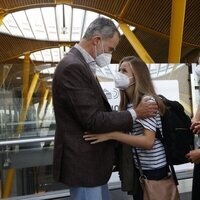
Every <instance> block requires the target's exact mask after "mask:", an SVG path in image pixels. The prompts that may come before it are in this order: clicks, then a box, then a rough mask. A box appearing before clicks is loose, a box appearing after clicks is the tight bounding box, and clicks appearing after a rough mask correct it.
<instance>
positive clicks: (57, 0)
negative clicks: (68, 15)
mask: <svg viewBox="0 0 200 200" xmlns="http://www.w3.org/2000/svg"><path fill="white" fill-rule="evenodd" d="M55 3H56V4H61V3H66V4H70V5H73V0H55Z"/></svg>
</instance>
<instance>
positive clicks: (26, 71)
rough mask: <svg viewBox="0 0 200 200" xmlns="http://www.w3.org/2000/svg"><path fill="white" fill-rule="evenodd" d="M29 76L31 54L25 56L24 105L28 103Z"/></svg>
mask: <svg viewBox="0 0 200 200" xmlns="http://www.w3.org/2000/svg"><path fill="white" fill-rule="evenodd" d="M29 75H30V54H25V56H24V63H23V88H22V99H23V105H24V103H25V102H26V97H27V94H28V89H29Z"/></svg>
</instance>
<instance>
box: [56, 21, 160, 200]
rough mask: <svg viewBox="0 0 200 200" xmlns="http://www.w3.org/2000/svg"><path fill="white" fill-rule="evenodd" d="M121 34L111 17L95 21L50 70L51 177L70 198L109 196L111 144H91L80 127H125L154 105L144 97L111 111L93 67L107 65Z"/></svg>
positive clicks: (101, 129)
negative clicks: (52, 118) (125, 108)
mask: <svg viewBox="0 0 200 200" xmlns="http://www.w3.org/2000/svg"><path fill="white" fill-rule="evenodd" d="M119 39H120V34H119V32H118V30H117V28H116V26H115V25H114V23H113V22H112V21H111V20H110V19H107V18H98V19H96V20H94V21H93V22H92V23H91V24H90V25H89V27H88V28H87V30H86V32H85V35H84V37H83V38H82V40H81V41H80V42H79V44H76V45H75V46H74V47H73V48H72V49H71V50H70V51H69V53H67V54H66V56H65V57H64V58H63V59H62V60H61V61H60V63H59V64H58V66H57V68H56V71H55V74H54V78H53V105H54V111H55V118H56V133H55V145H54V163H53V165H54V178H55V180H56V181H59V182H62V183H64V184H66V185H67V186H69V189H70V193H71V197H72V199H73V200H109V199H110V197H109V192H108V188H107V182H108V180H109V178H110V176H111V173H112V168H113V163H114V149H115V143H114V141H108V142H102V143H99V144H97V145H91V144H89V143H88V142H86V141H85V140H84V139H83V135H84V132H87V131H88V132H94V133H97V134H98V133H100V132H109V131H114V130H118V131H129V130H131V129H132V124H133V120H135V118H136V117H138V118H143V117H149V116H154V115H155V114H154V113H155V111H156V109H157V107H156V105H154V104H149V103H147V102H145V101H142V103H141V104H140V105H139V106H138V107H137V108H136V109H135V110H129V111H122V112H114V111H112V110H111V107H110V105H109V103H108V101H107V99H106V96H105V95H104V92H103V91H102V89H101V86H100V84H99V82H98V81H97V79H96V73H95V68H96V65H99V66H100V67H101V66H105V65H108V64H109V62H110V60H111V54H112V52H113V51H114V50H115V48H116V46H117V44H118V42H119Z"/></svg>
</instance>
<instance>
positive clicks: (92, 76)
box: [70, 47, 111, 109]
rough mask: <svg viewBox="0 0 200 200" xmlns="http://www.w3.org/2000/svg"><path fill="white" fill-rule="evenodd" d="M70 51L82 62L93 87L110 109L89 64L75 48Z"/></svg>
mask: <svg viewBox="0 0 200 200" xmlns="http://www.w3.org/2000/svg"><path fill="white" fill-rule="evenodd" d="M70 51H71V52H72V53H74V54H76V55H77V56H79V57H80V59H81V61H82V62H83V65H84V67H85V69H86V70H87V72H88V74H89V76H90V77H91V79H92V80H93V82H94V86H95V87H98V88H99V90H98V91H99V92H100V94H101V96H102V97H103V99H104V100H105V102H106V103H107V104H108V105H109V108H110V109H111V107H110V104H109V102H108V100H107V98H106V95H105V93H104V92H103V90H102V87H101V85H100V83H99V81H98V79H97V78H95V77H94V74H93V73H92V71H91V69H90V66H89V64H88V63H86V61H85V59H84V57H83V56H82V54H81V53H80V52H79V50H78V49H76V48H75V47H73V48H72V49H71V50H70Z"/></svg>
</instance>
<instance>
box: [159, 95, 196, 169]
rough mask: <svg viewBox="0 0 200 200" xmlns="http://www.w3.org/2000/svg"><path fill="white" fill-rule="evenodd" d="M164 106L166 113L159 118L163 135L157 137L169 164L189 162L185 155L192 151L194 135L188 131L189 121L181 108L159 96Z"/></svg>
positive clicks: (179, 105) (175, 102) (177, 103)
mask: <svg viewBox="0 0 200 200" xmlns="http://www.w3.org/2000/svg"><path fill="white" fill-rule="evenodd" d="M159 96H160V97H161V99H162V100H163V102H164V104H165V105H166V108H167V109H166V112H165V114H164V115H163V116H161V121H162V130H163V135H161V134H159V130H157V136H156V137H158V138H159V139H160V140H161V141H162V142H163V144H164V146H165V150H166V154H167V156H169V157H168V162H169V164H173V165H178V164H183V163H187V162H189V161H188V159H187V158H186V156H185V155H186V154H187V153H188V152H189V151H190V150H192V149H194V134H193V133H192V131H191V130H190V126H191V119H190V117H189V116H188V115H187V114H186V113H185V111H184V108H183V106H182V105H181V104H180V103H179V102H177V101H171V100H168V99H167V98H165V97H164V96H162V95H159Z"/></svg>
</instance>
